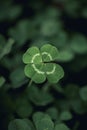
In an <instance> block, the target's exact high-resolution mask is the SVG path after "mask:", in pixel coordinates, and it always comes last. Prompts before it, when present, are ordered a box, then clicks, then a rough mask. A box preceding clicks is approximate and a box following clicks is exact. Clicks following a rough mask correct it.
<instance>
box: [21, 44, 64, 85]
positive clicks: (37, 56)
mask: <svg viewBox="0 0 87 130" xmlns="http://www.w3.org/2000/svg"><path fill="white" fill-rule="evenodd" d="M58 55H59V52H58V50H57V48H56V47H54V46H52V45H50V44H46V45H43V46H42V47H41V49H40V50H39V49H38V48H37V47H31V48H29V49H28V50H27V51H26V52H25V54H24V55H23V62H24V63H25V64H27V65H26V66H25V75H26V76H27V77H29V78H31V79H32V80H33V81H34V82H35V83H42V82H44V81H45V80H46V78H47V79H48V81H49V82H50V83H57V82H58V81H59V80H60V79H61V78H63V76H64V71H63V69H62V67H61V66H60V65H58V64H56V63H55V60H56V59H57V58H58Z"/></svg>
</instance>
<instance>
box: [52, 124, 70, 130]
mask: <svg viewBox="0 0 87 130" xmlns="http://www.w3.org/2000/svg"><path fill="white" fill-rule="evenodd" d="M54 130H70V129H69V128H68V127H67V126H66V125H65V124H63V123H61V124H57V125H56V126H55V129H54Z"/></svg>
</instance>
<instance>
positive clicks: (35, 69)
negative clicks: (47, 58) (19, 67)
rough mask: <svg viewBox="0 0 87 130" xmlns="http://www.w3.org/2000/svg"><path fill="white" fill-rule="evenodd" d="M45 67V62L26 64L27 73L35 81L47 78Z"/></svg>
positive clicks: (42, 80)
mask: <svg viewBox="0 0 87 130" xmlns="http://www.w3.org/2000/svg"><path fill="white" fill-rule="evenodd" d="M43 67H44V66H43V64H42V65H41V64H35V65H34V64H28V65H26V66H25V70H24V71H25V75H26V76H27V77H29V78H32V80H33V81H34V82H35V83H42V82H44V81H45V80H46V76H45V73H44V71H43Z"/></svg>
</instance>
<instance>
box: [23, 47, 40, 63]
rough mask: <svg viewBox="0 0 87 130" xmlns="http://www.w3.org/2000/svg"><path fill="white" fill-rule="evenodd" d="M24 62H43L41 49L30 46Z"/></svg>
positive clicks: (24, 56)
mask: <svg viewBox="0 0 87 130" xmlns="http://www.w3.org/2000/svg"><path fill="white" fill-rule="evenodd" d="M23 62H24V63H25V64H28V63H35V64H37V63H38V64H39V63H40V62H42V58H41V55H40V51H39V49H38V48H37V47H31V48H29V49H28V50H27V51H26V53H25V54H24V55H23Z"/></svg>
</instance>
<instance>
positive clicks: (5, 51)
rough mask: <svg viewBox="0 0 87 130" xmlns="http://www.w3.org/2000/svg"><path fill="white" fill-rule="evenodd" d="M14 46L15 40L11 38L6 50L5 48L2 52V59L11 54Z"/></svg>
mask: <svg viewBox="0 0 87 130" xmlns="http://www.w3.org/2000/svg"><path fill="white" fill-rule="evenodd" d="M13 44H14V40H13V39H11V38H10V39H9V40H8V42H7V44H6V45H5V46H4V48H3V49H2V51H1V54H0V59H1V58H3V57H4V56H5V55H7V54H8V53H10V51H11V49H12V46H13Z"/></svg>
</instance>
